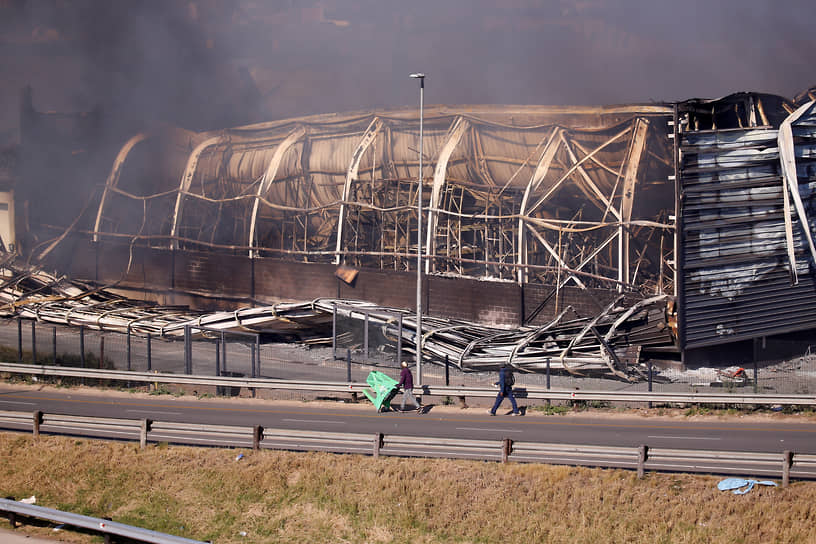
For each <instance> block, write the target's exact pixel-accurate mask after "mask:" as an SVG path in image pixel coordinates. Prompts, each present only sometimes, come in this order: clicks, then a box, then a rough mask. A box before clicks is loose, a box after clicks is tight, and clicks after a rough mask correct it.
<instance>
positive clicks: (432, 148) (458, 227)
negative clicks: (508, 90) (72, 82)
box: [17, 92, 816, 372]
mask: <svg viewBox="0 0 816 544" xmlns="http://www.w3.org/2000/svg"><path fill="white" fill-rule="evenodd" d="M813 99H814V95H813V93H812V92H806V93H803V94H802V95H800V96H798V97H796V98H794V99H792V100H789V99H785V98H783V97H778V96H773V95H766V94H761V93H738V94H734V95H731V96H728V97H725V98H722V99H718V100H688V101H684V102H679V103H664V104H633V105H621V106H603V107H546V106H433V107H430V108H426V109H425V110H424V112H423V115H422V119H420V113H419V111H417V110H414V109H397V110H389V111H378V112H357V113H345V114H326V115H318V116H310V117H302V118H296V119H287V120H281V121H276V122H269V123H262V124H257V125H250V126H242V127H236V128H230V129H224V130H219V131H212V132H203V133H194V132H190V131H187V130H184V129H181V128H179V127H169V126H156V127H152V128H150V129H148V130H144V131H141V132H139V133H137V134H131V135H128V136H127V138H126V140H125V141H124V143H123V144H122V145H121V146H119V147H118V149H117V151H116V152H115V156H111V157H110V159H109V160H108V161H107V165H108V167H107V174H106V177H105V176H99V179H97V180H96V181H97V182H98V183H96V184H95V185H94V187H93V189H91V190H88V191H87V194H82V195H81V196H80V197H79V198H78V201H81V208H80V207H79V206H77V205H75V206H74V208H76V209H74V210H72V212H73V213H71V214H69V215H70V216H71V217H70V221H67V220H66V221H63V223H64V224H63V225H58V224H55V223H57V222H56V221H54V219H53V216H49V217H47V218H42V219H41V220H40V221H39V222H37V221H33V222H32V221H31V219H30V218H31V214H28V213H27V214H26V218H27V219H26V221H27V222H28V224H26V225H23V226H22V230H23V231H25V232H26V233H27V234H26V235H27V236H29V239H28V241H23V240H20V241H18V242H17V244H18V245H20V246H21V252H23V253H25V254H26V255H27V256H28V257H29V258H30V259H32V260H34V261H38V262H41V263H43V264H44V265H45V266H48V267H50V268H52V269H54V270H57V271H59V272H60V273H63V274H66V275H68V276H69V277H71V278H74V279H77V280H80V281H84V282H88V284H89V285H97V286H98V285H103V286H107V287H108V288H111V289H114V290H115V291H116V292H117V293H120V294H124V295H126V296H128V297H130V298H132V299H143V300H150V301H156V302H158V303H160V304H180V303H183V304H187V305H190V306H191V307H193V308H198V309H200V310H216V309H225V308H233V307H235V306H240V305H244V306H259V307H260V306H264V305H268V304H274V303H277V302H280V301H305V300H314V299H320V298H331V299H334V300H342V299H353V300H361V301H367V302H368V303H372V304H375V305H379V306H381V307H391V308H398V309H403V310H405V311H406V312H410V311H411V310H413V309H415V307H416V306H415V305H416V299H415V292H416V281H417V279H416V276H417V274H416V266H417V259H416V254H417V251H418V247H419V246H420V245H421V249H422V256H423V261H422V262H423V267H424V270H423V273H424V279H423V285H422V301H423V303H422V306H423V310H424V311H425V312H427V314H428V316H429V318H434V319H442V320H449V321H434V320H433V319H430V320H429V323H431V325H430V326H431V327H436V328H437V329H439V330H442V329H451V328H452V327H454V328H455V327H457V326H458V327H459V330H463V326H462V325H461V322H470V323H476V324H481V325H484V326H488V327H493V328H492V329H490V330H485V331H484V332H483V333H480V334H481V336H479V335H476V336H477V337H476V338H475V339H473V338H468V339H467V341H466V340H465V338H464V337H462V338H457V339H454V340H452V343H454V344H456V343H459V344H462V346H463V347H462V349H460V350H459V351H457V353H462V352H463V351H466V352H468V353H470V351H471V350H472V348H473V346H474V345H480V346H482V347H484V346H485V344H486V343H487V344H489V343H490V339H491V338H492V339H493V341H495V342H498V343H500V344H501V343H502V342H504V344H503V345H506V346H509V347H508V348H507V349H506V353H507V354H508V355H507V357H510V358H513V357H519V358H523V352H524V350H525V349H526V348H528V347H529V348H530V349H531V350H532V347H531V346H532V345H533V344H536V345H537V347H536V350H538V351H537V353H546V357H549V358H551V359H553V360H560V361H565V360H567V359H569V357H570V356H571V350H573V349H577V346H578V344H580V343H581V342H582V341H584V340H585V339H586V338H594V340H593V341H592V342H591V343H590V344H588V347H587V348H586V349H585V350H584V351H583V352H582V353H581V357H583V356H586V357H589V358H593V357H594V358H595V359H597V360H603V361H605V362H607V363H608V362H609V361H610V360H612V361H614V363H615V364H612V365H607V366H609V368H610V369H611V370H613V372H620V371H621V370H625V369H622V368H621V364H622V363H621V361H628V362H627V363H623V364H624V366H626V365H628V364H629V363H633V362H634V363H637V361H638V360H639V359H649V360H654V361H691V360H695V359H704V358H706V357H711V356H712V354H717V353H719V352H723V351H722V350H728V353H730V354H731V355H732V356H742V355H735V354H743V353H749V354H751V355H752V356H756V351H757V350H760V351H761V350H762V346H763V343H762V342H763V341H764V339H767V338H769V337H777V336H779V335H785V334H791V333H799V334H805V335H807V334H809V333H811V332H812V331H813V330H814V329H816V304H814V302H816V300H813V299H814V297H816V292H814V282H813V272H812V266H813V264H814V263H815V262H816V248H814V243H813V240H812V235H811V232H812V229H813V227H814V225H813V224H812V223H811V219H810V217H812V216H813V214H814V210H813V206H814V202H813V196H812V195H813V188H814V182H816V162H815V161H814V153H813V150H814V146H813V142H814V139H813V137H814V132H813V131H814V130H816V128H814V124H816V112H814V106H813ZM26 118H28V119H32V121H31V122H30V123H29V124H28V125H26V123H23V126H22V127H21V129H22V132H23V133H24V134H25V133H26V131H29V138H28V139H30V140H32V141H33V140H36V138H35V137H34V136H35V135H34V134H31V132H33V131H37V132H43V131H44V132H48V131H49V130H50V127H52V125H53V122H55V121H56V120H53V119H51V118H50V117H49V114H40V113H38V112H34V111H33V110H32V109H31V107H29V108H28V109H27V110H26V114H25V116H24V120H25V119H26ZM52 121H53V122H52ZM60 121H64V119H60ZM420 122H422V124H423V133H422V142H420ZM83 134H85V133H83ZM88 139H89V141H92V140H93V138H92V137H88ZM25 141H26V138H25V137H24V138H23V144H24V146H25ZM106 145H109V142H107V143H106ZM101 147H103V146H101V145H100V148H101ZM420 149H422V152H423V161H420V157H419V153H420ZM24 153H26V156H28V157H32V156H34V155H36V153H35V152H33V151H32V150H28V151H24ZM71 157H72V158H71V160H76V159H75V154H72V155H71ZM88 162H90V161H88ZM101 162H102V163H105V161H101ZM421 163H424V165H425V168H424V169H423V171H422V172H420V170H419V169H420V164H421ZM32 168H33V167H32ZM58 168H59V167H57V169H58ZM89 171H90V169H89ZM20 177H21V178H24V179H25V185H26V190H27V193H28V195H29V196H28V198H26V199H25V204H23V203H21V202H19V200H20V199H19V198H18V203H17V204H18V205H23V206H25V207H26V209H29V208H30V209H33V208H35V207H36V206H37V205H38V203H37V201H34V200H32V199H33V198H35V197H36V198H37V199H40V198H45V199H47V198H48V197H47V196H38V195H47V194H48V193H47V187H48V186H49V183H51V182H52V178H51V177H50V176H42V175H39V176H38V175H35V172H34V170H29V171H28V172H26V170H25V169H23V172H22V173H21V174H20ZM420 194H421V199H422V202H423V203H424V208H423V216H422V223H423V228H422V240H421V244H418V231H419V229H418V217H417V210H418V203H419V200H420ZM18 222H19V221H18ZM32 223H33V224H32ZM20 230H21V227H20V226H18V232H19V231H20ZM18 238H19V236H18ZM565 312H569V313H570V317H569V319H567V318H565V315H566V314H565ZM450 320H454V321H455V324H451V323H452V321H450ZM568 320H576V321H574V322H571V324H570V325H568V326H565V324H566V323H567V321H568ZM624 322H625V323H624ZM511 329H512V330H513V331H515V332H513V333H512V334H517V337H513V339H512V341H507V338H508V337H509V336H508V335H507V334H505V335H504V336H502V333H501V332H500V331H501V330H505V331H507V330H511ZM551 330H558V331H560V332H559V334H560V335H561V336H560V337H558V338H556V336H548V333H547V331H551ZM497 331H498V332H497ZM610 331H612V332H614V333H615V334H614V336H613V334H612V332H610ZM422 332H423V334H431V333H433V331H432V330H428V331H426V330H425V328H424V327H423V331H422ZM512 334H510V336H512ZM437 336H438V335H437ZM525 342H526V343H525ZM559 342H561V343H559ZM471 343H473V345H471ZM519 346H521V347H519ZM548 346H549V347H548ZM632 348H637V349H636V350H634V351H633V349H632ZM446 349H447V348H446ZM497 349H498V352H499V353H503V351H502V349H504V348H497ZM519 349H521V352H519ZM542 350H543V351H542ZM718 350H721V351H719V352H718ZM443 351H444V350H442V351H440V353H442V352H443ZM488 351H489V350H488ZM633 352H634V353H636V355H635V356H634V358H633V356H632V353H633ZM528 353H529V352H528ZM760 355H761V354H760ZM520 356H522V357H520ZM726 362H730V361H726ZM495 363H496V361H491V362H490V364H495ZM536 364H538V363H536V362H535V361H532V362H531V364H530V368H531V369H533V370H534V369H535V368H536Z"/></svg>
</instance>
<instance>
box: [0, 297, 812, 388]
mask: <svg viewBox="0 0 816 544" xmlns="http://www.w3.org/2000/svg"><path fill="white" fill-rule="evenodd" d="M402 315H404V314H402V313H401V312H392V313H389V312H383V311H379V310H377V311H376V312H370V311H367V310H364V309H355V310H354V311H353V312H335V315H334V316H333V333H332V343H331V347H329V346H328V344H323V347H320V346H318V347H312V348H310V347H306V345H305V344H296V343H287V344H282V343H264V342H262V341H261V339H260V337H259V335H258V334H255V333H248V332H240V331H238V332H234V331H220V330H214V329H207V328H195V327H193V328H190V330H189V331H188V332H189V334H188V335H186V339H185V338H166V337H154V336H149V335H148V336H141V335H136V334H123V333H115V332H101V331H98V330H91V329H87V328H84V327H66V326H60V325H49V324H45V323H41V322H36V321H31V320H25V319H18V318H14V319H5V320H0V356H2V359H3V360H5V361H8V362H21V363H27V364H31V363H36V364H43V365H57V366H71V367H78V368H103V369H115V370H132V371H135V372H157V373H174V374H193V375H201V376H233V377H242V376H246V377H259V378H271V379H284V380H285V379H290V380H305V381H324V382H325V381H339V382H342V381H351V382H358V383H360V382H365V379H366V377H367V376H368V374H369V372H371V371H372V370H379V371H381V372H384V373H386V374H389V375H391V376H392V377H395V378H396V377H397V376H398V375H399V365H400V362H401V361H407V362H408V363H409V364H410V365H411V368H412V369H413V370H414V375H415V378H416V377H417V375H418V374H419V373H418V372H417V369H416V353H415V351H414V350H413V346H412V345H403V342H402V338H412V336H411V335H412V334H413V333H414V331H413V330H412V329H410V327H406V328H404V327H403V323H402ZM406 335H407V336H406ZM406 344H408V343H407V342H406ZM458 363H459V362H458V361H455V360H447V361H445V360H434V361H433V362H428V361H425V362H424V363H423V365H422V370H421V382H422V384H425V385H451V386H464V387H489V386H490V385H491V384H492V383H493V382H495V381H496V380H497V373H496V372H495V371H492V372H484V371H482V372H472V371H462V370H461V369H460V368H459V366H458ZM641 376H642V377H641V379H639V380H637V381H633V382H627V381H623V380H620V379H610V378H604V377H599V376H576V375H571V374H569V373H565V372H563V371H558V372H556V371H552V372H549V373H548V372H546V371H542V372H538V373H522V372H518V371H517V372H516V388H517V389H519V388H524V387H541V388H553V389H584V390H601V391H604V390H605V391H613V390H614V391H643V392H646V391H655V392H674V393H712V392H716V393H733V394H734V395H740V394H743V393H752V394H753V393H759V394H763V393H767V394H777V395H778V394H803V395H809V394H814V392H816V349H813V348H811V347H808V348H806V349H805V350H804V352H803V353H802V354H801V355H799V356H796V357H791V358H787V359H784V360H778V361H763V362H756V363H754V362H746V363H744V364H743V366H730V367H724V366H718V365H716V364H711V365H709V366H695V367H693V368H684V367H681V366H680V365H677V364H674V365H670V364H667V365H648V366H647V365H643V366H642V368H641ZM60 381H61V382H63V383H65V382H88V383H91V381H90V380H89V379H86V380H83V379H81V378H76V379H71V380H67V379H65V378H63V379H61V380H60ZM224 389H225V390H221V389H219V390H218V391H217V392H218V393H219V394H227V395H228V394H237V390H234V389H233V388H229V390H226V389H227V388H224ZM278 396H282V397H284V398H287V397H289V398H301V396H302V393H300V392H296V391H293V392H289V393H286V392H279V394H278Z"/></svg>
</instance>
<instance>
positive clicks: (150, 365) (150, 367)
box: [147, 333, 153, 372]
mask: <svg viewBox="0 0 816 544" xmlns="http://www.w3.org/2000/svg"><path fill="white" fill-rule="evenodd" d="M150 339H151V336H150V333H147V371H148V372H150V371H151V370H153V357H152V356H151V355H152V354H151V353H150V351H151V350H150Z"/></svg>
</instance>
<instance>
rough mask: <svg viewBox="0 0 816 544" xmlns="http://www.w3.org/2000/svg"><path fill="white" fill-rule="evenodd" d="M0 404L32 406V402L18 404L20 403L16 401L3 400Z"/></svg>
mask: <svg viewBox="0 0 816 544" xmlns="http://www.w3.org/2000/svg"><path fill="white" fill-rule="evenodd" d="M0 404H26V405H28V406H33V405H34V403H33V402H20V401H16V400H4V401H0Z"/></svg>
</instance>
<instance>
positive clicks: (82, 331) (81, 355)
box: [79, 325, 85, 385]
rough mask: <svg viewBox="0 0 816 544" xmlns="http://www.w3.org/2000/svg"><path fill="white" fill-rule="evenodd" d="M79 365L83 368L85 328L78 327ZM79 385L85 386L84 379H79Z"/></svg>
mask: <svg viewBox="0 0 816 544" xmlns="http://www.w3.org/2000/svg"><path fill="white" fill-rule="evenodd" d="M79 364H80V365H81V366H82V368H85V327H84V325H80V326H79ZM80 383H81V384H82V385H85V378H84V377H83V378H81V379H80Z"/></svg>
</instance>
